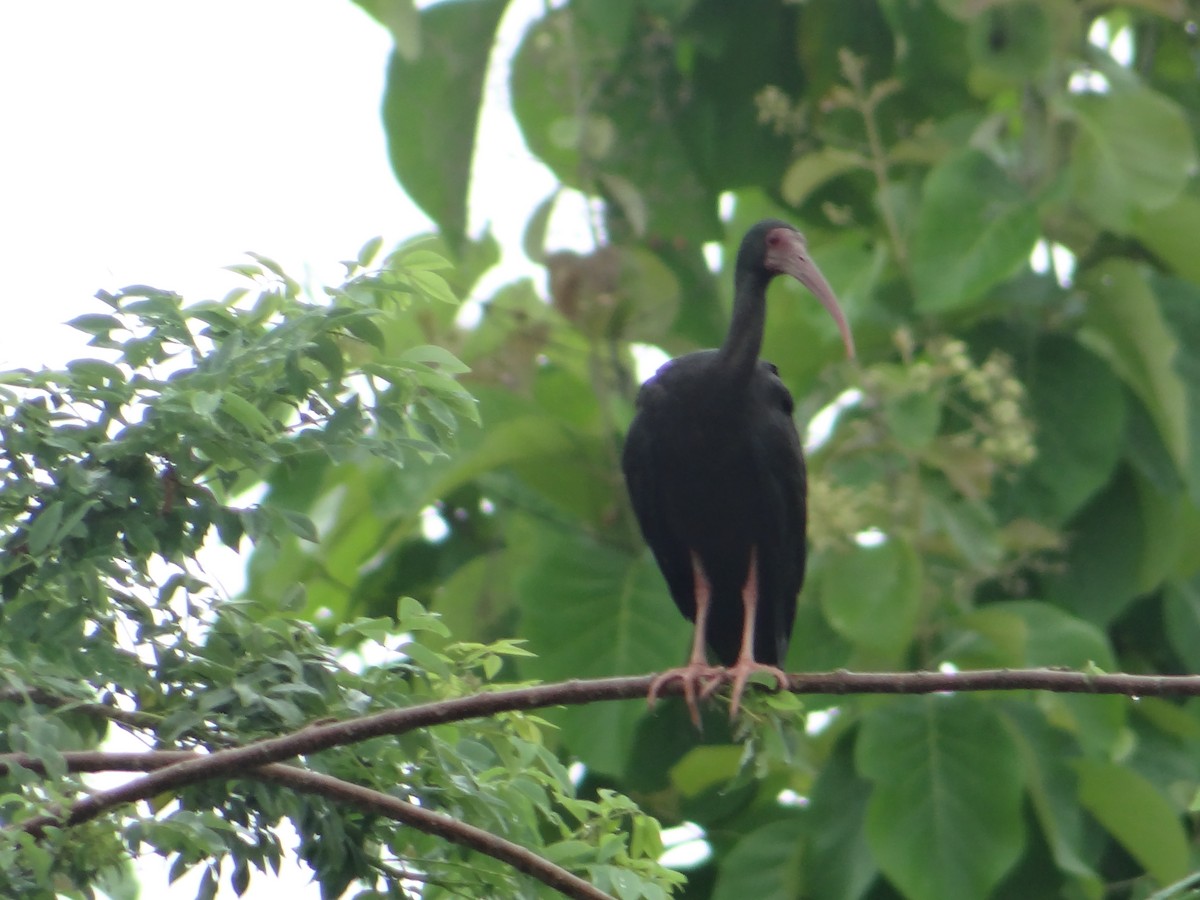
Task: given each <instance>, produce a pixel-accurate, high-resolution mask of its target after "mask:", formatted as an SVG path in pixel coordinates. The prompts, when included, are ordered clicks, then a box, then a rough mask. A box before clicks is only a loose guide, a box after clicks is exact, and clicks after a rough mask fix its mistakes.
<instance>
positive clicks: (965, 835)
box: [856, 695, 1024, 900]
mask: <svg viewBox="0 0 1200 900" xmlns="http://www.w3.org/2000/svg"><path fill="white" fill-rule="evenodd" d="M856 758H857V761H858V768H859V771H860V772H862V774H863V775H864V776H866V777H867V778H869V779H870V780H871V781H872V782H874V784H875V791H874V793H873V794H872V795H871V799H870V802H869V803H868V807H867V822H866V831H867V840H868V841H869V842H870V845H871V849H872V851H873V852H874V854H875V859H876V860H877V861H878V863H879V867H880V868H881V869H882V870H883V872H884V874H886V875H887V877H888V879H889V880H891V881H892V882H894V883H895V884H896V885H897V887H899V889H900V890H901V891H902V892H903V893H904V894H905V896H907V897H909V898H911V900H961V898H963V897H986V896H988V894H989V892H990V891H991V889H992V888H994V887H995V886H996V885H997V884H998V883H999V882H1000V880H1001V879H1002V878H1003V877H1004V875H1005V873H1006V872H1008V871H1009V869H1011V868H1012V866H1013V864H1014V863H1015V862H1016V861H1017V858H1018V856H1019V855H1020V853H1021V847H1022V845H1023V844H1024V827H1023V824H1022V817H1021V801H1022V779H1023V773H1022V767H1021V763H1020V757H1019V756H1018V754H1017V750H1016V747H1015V746H1014V745H1013V741H1012V738H1011V737H1010V736H1009V734H1008V732H1007V730H1006V729H1005V728H1004V726H1003V723H1002V722H1001V721H1000V719H999V718H998V717H997V715H996V713H995V712H994V711H993V710H992V708H991V707H990V706H989V705H988V704H987V703H985V702H982V701H980V700H979V699H978V698H976V697H968V696H962V695H956V696H935V697H913V698H907V699H904V700H899V701H895V702H891V703H888V704H887V705H886V706H881V707H879V708H877V709H875V710H873V711H872V712H871V713H869V714H868V715H867V716H866V717H865V718H864V720H863V724H862V731H861V733H860V735H859V739H858V748H857V754H856Z"/></svg>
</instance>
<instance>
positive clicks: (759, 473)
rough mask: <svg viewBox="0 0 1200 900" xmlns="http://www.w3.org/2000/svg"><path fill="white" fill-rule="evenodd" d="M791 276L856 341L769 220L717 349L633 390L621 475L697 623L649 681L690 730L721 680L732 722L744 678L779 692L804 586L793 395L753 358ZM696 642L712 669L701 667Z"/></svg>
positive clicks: (800, 245)
mask: <svg viewBox="0 0 1200 900" xmlns="http://www.w3.org/2000/svg"><path fill="white" fill-rule="evenodd" d="M780 274H785V275H791V276H792V277H793V278H795V279H797V280H798V281H799V282H800V283H801V284H803V285H804V286H805V287H807V288H808V289H809V290H810V291H811V292H812V293H813V294H814V295H815V296H816V298H817V299H818V300H820V301H821V303H822V304H823V305H824V306H825V308H826V309H827V310H828V311H829V313H830V315H832V316H833V318H834V320H835V321H836V322H837V326H838V330H839V331H840V332H841V336H842V342H843V343H844V344H845V347H846V353H847V354H848V355H849V356H850V357H851V358H853V356H854V339H853V337H852V336H851V334H850V327H849V325H848V324H847V323H846V318H845V316H844V315H843V314H842V311H841V308H840V307H839V306H838V302H837V298H836V297H835V296H834V293H833V290H832V289H831V288H830V287H829V283H828V282H827V281H826V280H825V277H824V276H823V275H822V274H821V271H820V270H819V269H818V268H817V266H816V264H815V263H814V262H813V261H812V258H811V257H810V256H809V253H808V245H807V244H806V242H805V240H804V236H803V235H802V234H801V233H800V232H799V231H797V230H796V229H795V228H793V227H792V226H791V225H788V224H787V223H786V222H781V221H779V220H776V219H768V220H766V221H763V222H759V223H758V224H757V225H755V226H754V227H753V228H751V229H750V230H749V231H748V232H747V233H746V236H745V237H744V238H743V239H742V243H741V247H740V248H739V250H738V255H737V264H736V267H735V268H734V276H733V283H734V300H733V318H732V321H731V322H730V325H729V332H728V334H726V336H725V341H724V343H723V344H722V345H721V347H720V348H719V349H717V350H700V351H698V352H695V353H689V354H687V355H686V356H681V357H679V358H678V359H674V360H671V361H670V362H668V363H666V364H665V365H663V366H662V368H660V369H659V370H658V372H657V373H656V374H655V375H654V377H652V378H651V379H649V380H648V381H647V382H646V383H645V384H644V385H643V386H642V389H641V391H640V392H639V393H638V397H637V413H636V415H635V416H634V419H633V423H632V424H631V425H630V428H629V435H628V437H627V438H626V440H625V450H624V453H623V455H622V459H621V467H622V469H623V470H624V472H625V481H626V484H627V486H628V488H629V498H630V500H631V501H632V504H633V510H634V514H635V515H636V516H637V521H638V524H639V526H641V530H642V534H643V536H644V537H645V539H646V543H647V544H649V545H650V549H651V551H653V553H654V558H655V560H656V561H657V562H658V566H659V568H660V569H661V570H662V573H663V577H664V578H665V579H666V582H667V587H668V588H669V589H670V592H671V597H672V598H673V599H674V600H675V605H676V606H678V607H679V610H680V612H682V613H683V614H684V616H686V617H687V618H688V619H689V620H691V621H692V622H694V623H695V631H694V636H693V638H692V650H691V655H690V657H689V658H688V662H687V665H685V666H682V667H680V668H676V669H670V670H669V671H667V672H664V673H662V674H660V675H659V676H658V677H657V678H655V679H654V681H653V682H652V683H651V686H650V692H649V695H648V697H647V699H648V701H649V703H650V704H651V705H653V704H654V701H655V699H656V697H657V695H658V693H659V691H661V690H662V688H663V686H664V685H666V684H668V683H669V682H672V681H680V682H682V683H683V690H684V697H685V698H686V700H687V705H688V711H689V713H690V714H691V717H692V721H693V722H694V723H695V724H696V725H697V727H699V724H700V713H699V709H698V706H697V698H699V699H705V698H707V697H709V696H711V695H712V693H713V692H714V691H715V690H716V689H717V688H719V687H720V686H721V685H722V684H724V683H726V682H732V685H733V688H732V703H731V709H730V717H731V718H732V717H734V716H736V715H737V712H738V709H739V707H740V704H741V698H742V694H743V692H744V691H745V689H746V682H747V681H748V679H749V678H750V676H751V675H753V674H755V673H756V672H763V673H766V674H767V675H770V676H771V677H773V678H775V679H776V680H777V681H778V683H779V687H780V688H783V687H786V685H787V676H786V675H785V674H784V672H783V670H782V669H781V668H780V666H781V665H782V664H783V662H784V659H785V658H786V655H787V646H788V640H789V639H790V637H791V633H792V622H793V620H794V619H795V617H796V597H797V595H798V594H799V593H800V586H801V584H802V583H803V581H804V562H805V554H806V547H805V471H804V456H803V453H802V452H801V446H800V436H799V433H798V432H797V431H796V424H795V422H794V421H793V420H792V409H793V401H792V395H791V394H790V393H789V392H788V389H787V388H786V387H785V386H784V384H783V382H782V381H781V380H780V378H779V372H778V370H777V369H776V368H775V366H773V365H772V364H771V363H769V362H766V361H764V360H760V359H759V351H760V350H761V349H762V340H763V328H764V325H765V323H766V315H767V312H766V293H767V285H768V284H769V283H770V282H771V279H773V278H774V277H775V276H776V275H780ZM705 643H707V644H708V646H709V647H711V648H712V651H713V653H714V655H715V656H716V658H717V660H718V661H719V662H720V663H721V665H720V666H712V665H709V663H708V659H707V656H706V654H705V649H704V648H705Z"/></svg>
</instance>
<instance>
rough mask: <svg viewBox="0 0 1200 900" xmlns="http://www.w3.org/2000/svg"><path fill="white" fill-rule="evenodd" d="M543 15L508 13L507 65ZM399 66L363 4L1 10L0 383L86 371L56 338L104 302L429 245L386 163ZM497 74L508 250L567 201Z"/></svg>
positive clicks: (499, 199) (71, 344) (492, 124)
mask: <svg viewBox="0 0 1200 900" xmlns="http://www.w3.org/2000/svg"><path fill="white" fill-rule="evenodd" d="M540 7H541V0H518V2H515V3H514V4H513V5H512V9H510V12H509V15H508V16H507V17H506V28H505V29H504V30H505V32H506V35H505V37H506V38H507V40H508V42H509V43H510V45H511V43H512V42H514V41H515V39H516V37H517V36H519V34H520V31H521V28H522V24H523V22H527V21H528V20H529V17H530V16H531V15H534V14H536V13H537V11H538V10H539V9H540ZM390 47H391V39H390V37H389V35H388V34H387V32H386V31H385V30H384V29H382V28H381V27H379V26H378V25H377V24H376V23H375V22H374V21H373V20H371V19H370V18H369V17H368V16H367V15H366V14H365V13H363V12H362V11H360V10H359V9H358V7H356V6H355V5H354V4H353V3H351V2H350V0H325V2H309V0H304V2H296V0H254V2H238V0H215V2H208V3H204V4H191V3H189V4H181V3H166V2H162V0H113V2H105V3H96V2H94V0H67V2H56V3H6V4H2V5H0V85H2V87H0V285H3V291H4V294H3V300H2V302H3V311H4V320H3V324H2V325H0V368H9V367H12V366H16V365H20V366H35V365H39V364H43V363H61V362H63V361H65V360H66V359H69V358H72V356H73V355H78V353H79V352H80V350H79V348H80V347H81V346H82V344H83V340H82V337H81V336H76V335H75V334H74V333H73V332H71V331H70V330H69V329H65V328H62V327H61V326H60V325H59V324H58V323H61V322H63V321H65V320H67V319H69V318H72V317H73V316H76V315H79V314H80V313H81V312H85V311H88V310H89V309H91V308H94V304H95V302H96V301H92V300H90V298H91V297H92V295H93V294H94V293H95V291H96V290H97V289H98V288H106V289H109V290H112V289H115V288H118V287H121V286H124V285H127V284H132V283H148V284H152V285H154V286H156V287H162V288H168V289H172V290H176V291H179V292H180V293H183V294H184V295H185V296H186V297H188V298H190V299H201V298H203V297H211V296H219V295H220V294H223V293H224V291H225V290H227V289H228V288H229V287H231V286H232V285H233V284H234V283H235V281H236V279H235V277H234V276H232V275H231V274H229V273H226V272H223V271H222V267H223V266H225V265H228V264H230V263H234V262H238V261H240V260H241V259H242V258H243V257H242V254H243V253H244V252H245V251H246V250H254V251H256V252H259V253H263V254H266V255H267V256H271V257H273V258H276V259H278V260H279V261H280V262H282V263H284V265H285V266H286V267H287V268H289V270H290V271H292V272H293V274H296V275H298V276H304V275H305V274H306V272H307V273H309V275H310V277H311V278H312V279H313V280H314V282H315V283H318V284H319V283H321V279H322V277H327V278H330V279H332V278H336V277H337V275H338V273H339V272H340V267H338V266H337V265H336V262H337V260H339V259H342V258H345V257H347V256H349V255H351V254H353V253H354V252H355V251H356V250H357V249H358V248H359V247H360V246H361V245H362V244H363V243H364V242H365V241H366V240H367V239H368V238H370V237H372V236H374V235H376V234H382V235H384V236H385V238H387V239H388V241H389V242H394V241H395V240H398V239H400V238H403V237H407V236H409V235H411V234H414V233H416V232H419V231H422V230H424V229H425V228H426V227H428V221H427V220H426V219H425V217H424V216H423V215H422V214H421V213H420V212H419V211H418V210H416V208H415V207H414V206H413V204H412V202H411V201H410V200H409V199H408V198H407V197H406V196H405V194H404V193H403V192H402V191H401V190H400V188H399V186H398V185H397V183H396V181H395V179H394V178H393V177H392V174H391V171H390V169H389V167H388V163H387V155H386V148H385V144H384V137H383V131H382V127H381V125H380V120H379V105H380V100H381V97H382V91H383V76H384V70H385V66H386V63H387V56H388V52H389V50H390ZM495 74H496V76H497V79H496V81H495V82H494V83H493V84H492V85H491V88H490V91H489V96H490V97H492V98H494V99H496V100H498V101H501V102H497V103H496V104H494V106H495V107H496V108H495V109H493V110H491V111H490V112H491V115H490V116H489V117H488V121H487V129H488V131H487V134H488V143H487V146H488V153H487V155H486V157H485V158H484V159H482V160H481V161H480V162H481V166H482V168H481V169H480V170H477V172H476V179H475V182H476V185H477V189H476V190H475V191H474V194H473V197H474V203H473V208H472V223H473V227H475V228H476V229H477V228H478V227H479V226H480V225H482V223H483V222H485V221H492V222H493V225H494V227H495V228H496V229H497V231H498V232H499V233H500V235H501V236H502V237H503V238H505V239H506V240H507V242H508V243H509V244H510V246H511V245H514V244H515V241H516V240H517V239H518V236H519V232H520V226H521V225H522V224H523V223H524V221H525V219H526V218H527V213H528V211H529V210H531V209H532V208H533V207H534V206H535V205H536V204H537V203H538V202H539V201H540V200H541V199H542V198H543V197H544V196H545V195H546V194H547V193H548V192H549V191H550V190H551V189H552V187H553V184H554V182H553V179H552V178H551V177H550V175H549V174H548V173H547V172H546V171H545V170H544V169H543V168H542V167H541V166H540V165H538V164H537V163H536V162H534V161H533V160H532V159H531V157H530V156H529V154H528V152H527V151H526V150H525V148H524V146H523V144H522V143H521V141H520V138H519V135H518V133H517V131H516V127H515V125H514V124H513V123H512V122H511V119H509V118H507V115H506V112H505V110H504V107H503V102H502V101H503V100H504V97H503V84H504V75H505V73H504V71H503V70H502V69H501V70H499V71H497V72H496V73H495ZM514 189H515V190H516V192H517V193H516V194H515V195H514V194H513V191H514ZM556 219H557V221H556V224H557V225H558V226H559V231H560V232H561V231H563V230H566V231H567V232H568V233H569V232H572V231H575V232H580V231H581V229H582V222H579V221H578V217H576V221H575V222H574V223H572V222H571V221H569V217H564V216H562V215H559V216H557V217H556ZM566 240H567V242H568V243H570V242H571V240H570V238H569V236H568V238H567V239H566ZM575 243H578V241H575ZM514 257H515V258H514ZM522 263H524V267H523V268H522V266H521V264H522ZM514 264H515V265H516V266H517V268H515V269H513V268H512V265H514ZM531 271H533V270H532V267H531V266H529V265H528V263H527V261H524V260H522V259H521V258H520V256H519V254H515V253H514V254H510V272H509V274H512V273H513V272H515V273H517V274H520V273H521V272H531Z"/></svg>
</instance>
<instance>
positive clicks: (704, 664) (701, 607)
mask: <svg viewBox="0 0 1200 900" xmlns="http://www.w3.org/2000/svg"><path fill="white" fill-rule="evenodd" d="M692 584H693V585H694V593H695V595H696V627H695V629H694V630H693V632H692V652H691V655H690V656H689V657H688V662H687V665H686V666H681V667H679V668H677V669H668V670H667V671H666V672H663V673H662V674H661V675H659V676H658V677H657V678H655V679H654V680H653V681H652V682H650V690H649V692H648V693H647V694H646V703H647V704H649V706H650V707H651V708H653V707H654V704H655V702H656V701H657V700H658V692H659V691H660V690H662V687H663V685H664V684H667V683H668V682H671V681H675V680H678V681H681V682H682V683H683V696H684V699H685V700H686V701H687V707H688V713H689V715H690V716H691V718H692V724H693V725H695V726H696V728H697V729H698V728H700V708H699V707H698V706H697V704H696V698H697V696H698V695H701V694H702V695H703V696H705V697H707V696H708V695H709V693H711V691H710V690H709V687H710V685H712V684H714V683H715V684H720V683H721V681H722V676H723V675H724V670H723V669H722V668H721V667H720V666H710V665H709V664H708V659H707V658H706V657H705V655H704V634H705V629H706V626H707V624H708V609H709V606H710V605H711V600H712V586H711V585H710V584H709V583H708V576H706V575H705V574H704V569H703V567H702V566H701V565H700V560H699V558H697V556H696V554H695V553H693V554H692Z"/></svg>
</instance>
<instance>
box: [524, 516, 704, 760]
mask: <svg viewBox="0 0 1200 900" xmlns="http://www.w3.org/2000/svg"><path fill="white" fill-rule="evenodd" d="M526 540H529V541H533V542H534V546H535V547H536V549H535V551H534V555H533V558H532V559H531V560H530V562H529V564H528V568H527V569H526V571H525V572H524V573H523V575H522V576H521V577H520V578H519V579H518V583H517V595H518V602H519V603H520V607H521V613H522V628H521V633H522V634H523V635H524V636H525V637H527V638H528V639H529V649H530V650H532V651H533V652H534V653H536V654H537V659H535V660H531V661H530V662H529V664H528V665H527V666H525V667H523V671H528V673H529V674H530V675H531V676H533V677H535V678H540V679H543V680H546V681H561V680H565V679H568V678H600V677H603V676H606V675H631V674H638V673H643V672H650V671H656V670H660V669H665V668H668V667H669V666H672V665H679V664H681V663H682V662H683V660H684V657H685V655H686V653H687V646H688V634H689V628H688V627H687V623H686V621H685V620H684V618H683V617H682V616H681V615H680V614H679V611H678V610H677V609H676V608H675V604H674V603H672V602H671V598H670V595H669V594H668V593H667V591H666V587H665V585H664V583H663V580H662V576H661V575H660V574H659V572H658V569H657V567H656V566H655V564H654V560H653V558H652V557H651V556H650V554H649V553H642V554H640V555H638V556H633V555H631V554H630V553H628V552H626V551H624V550H620V549H617V548H615V547H611V546H606V545H603V544H598V543H596V542H595V541H593V540H591V539H590V538H588V537H586V536H585V535H583V534H578V533H576V534H571V533H566V534H564V533H562V532H561V531H556V530H553V529H549V528H545V527H538V528H534V529H532V530H531V531H530V532H529V534H528V535H527V537H526ZM645 708H646V707H645V704H644V703H643V702H642V701H630V702H626V703H599V704H593V705H591V706H586V707H574V708H571V709H568V710H566V711H564V713H563V714H562V717H561V722H562V726H563V736H564V739H565V740H566V742H567V744H568V745H569V746H570V747H571V751H572V752H573V753H575V754H578V755H579V757H580V758H581V759H583V760H584V761H585V762H586V763H587V764H588V765H589V766H591V767H593V768H595V769H596V770H598V771H601V772H608V773H617V772H620V771H622V769H623V768H624V765H625V758H624V753H625V751H626V749H627V748H628V747H629V745H630V742H631V740H632V738H633V729H634V726H635V725H636V723H637V720H638V718H639V717H640V716H641V715H642V714H643V713H644V712H645Z"/></svg>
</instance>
